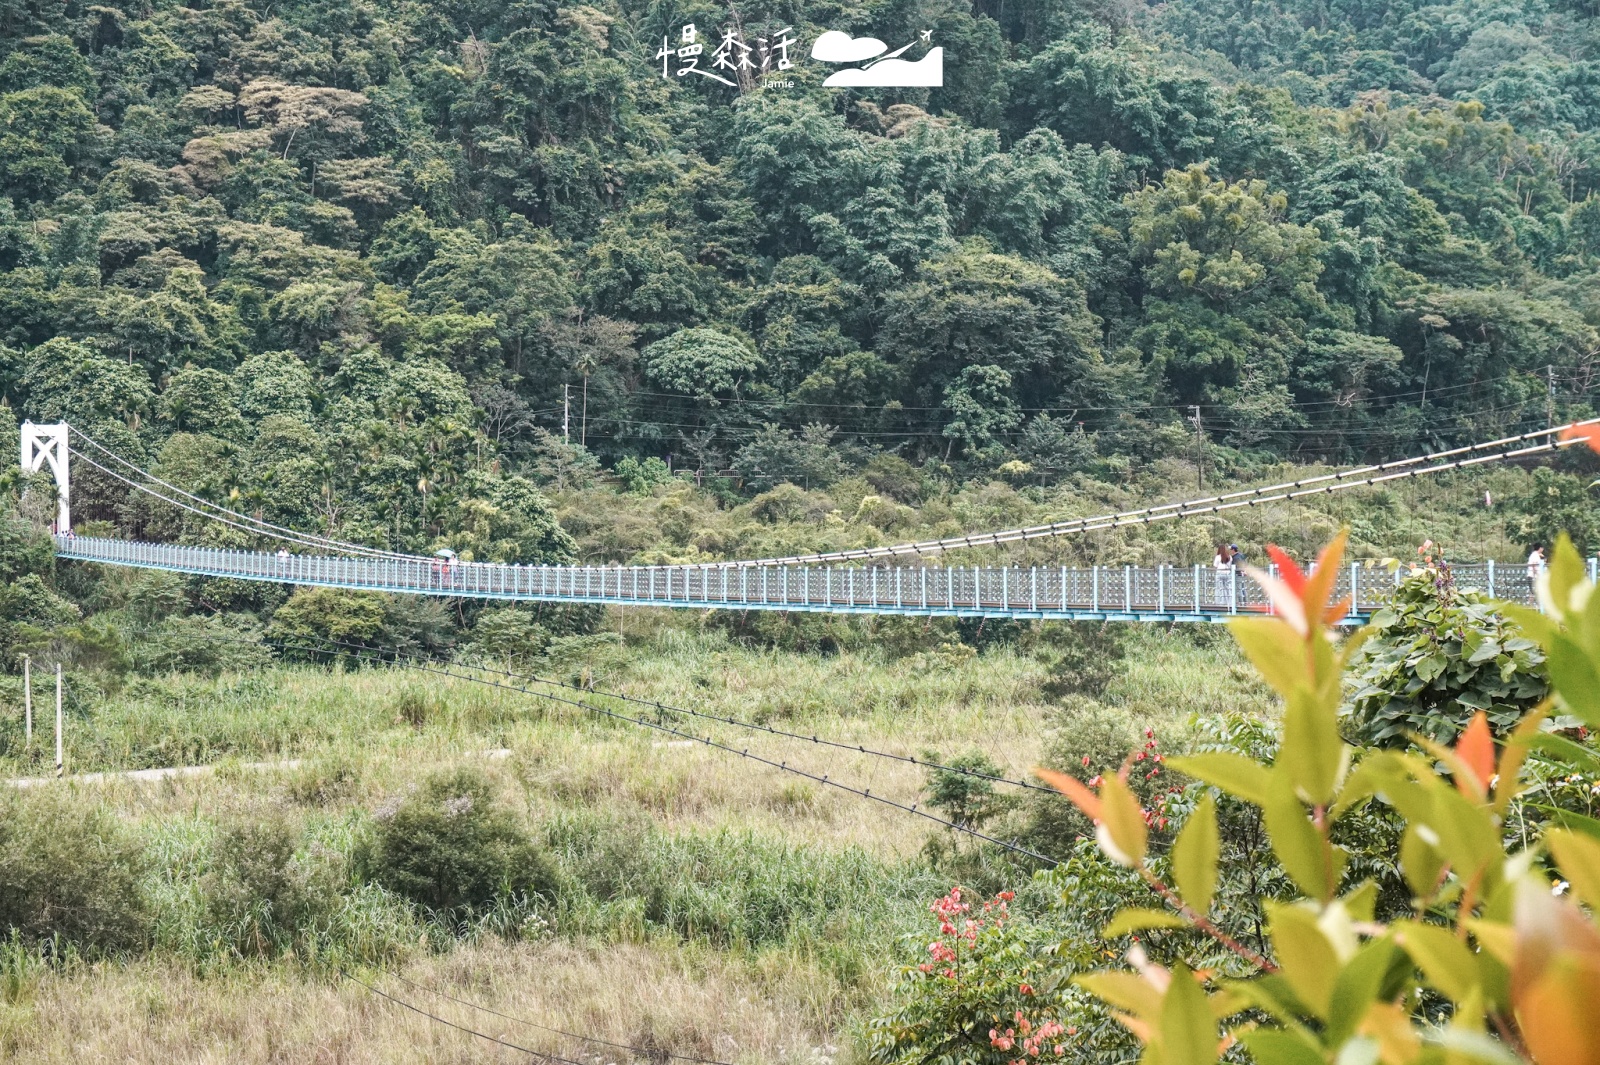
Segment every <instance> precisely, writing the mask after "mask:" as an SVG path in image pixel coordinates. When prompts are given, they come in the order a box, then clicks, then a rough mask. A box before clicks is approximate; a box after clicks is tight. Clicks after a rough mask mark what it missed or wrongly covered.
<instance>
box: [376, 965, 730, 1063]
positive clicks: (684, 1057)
mask: <svg viewBox="0 0 1600 1065" xmlns="http://www.w3.org/2000/svg"><path fill="white" fill-rule="evenodd" d="M388 975H389V976H390V977H391V978H392V979H395V980H399V981H400V982H401V983H402V984H406V985H408V986H410V987H414V988H416V989H417V990H418V991H425V992H427V993H428V994H430V995H438V996H439V997H440V998H442V999H444V1000H445V1001H446V1002H454V1003H455V1004H456V1005H458V1006H466V1007H467V1008H468V1009H474V1010H480V1011H482V1012H483V1013H487V1014H489V1015H490V1016H492V1017H499V1018H500V1019H501V1020H503V1021H511V1022H512V1023H513V1024H522V1025H526V1026H528V1027H529V1028H537V1029H538V1030H539V1031H541V1032H552V1033H554V1034H555V1035H564V1036H566V1037H567V1038H568V1039H579V1040H582V1041H583V1042H585V1043H594V1044H596V1045H597V1046H603V1047H611V1048H613V1049H615V1050H629V1051H632V1052H633V1053H635V1054H638V1055H640V1056H641V1057H647V1058H648V1057H655V1058H660V1057H666V1058H669V1059H673V1060H676V1061H688V1062H695V1063H697V1065H730V1063H729V1062H726V1061H717V1060H716V1059H715V1058H697V1057H695V1056H693V1055H692V1054H674V1053H672V1052H671V1051H667V1050H654V1049H651V1048H649V1047H636V1046H633V1045H631V1044H629V1043H613V1042H612V1041H611V1040H609V1039H600V1038H598V1037H596V1036H592V1035H579V1034H578V1033H577V1032H568V1031H563V1030H562V1029H560V1028H551V1027H550V1026H549V1025H546V1024H538V1023H536V1022H534V1021H529V1020H524V1019H523V1018H521V1017H514V1016H512V1015H511V1014H509V1013H501V1012H500V1011H499V1010H495V1009H490V1008H489V1007H488V1006H483V1005H479V1004H478V1003H476V1002H471V1001H469V1000H467V999H464V998H456V997H455V996H454V995H449V994H446V993H445V992H443V991H440V990H438V989H437V988H432V987H429V986H428V985H427V984H421V983H418V982H417V981H415V980H409V979H407V978H406V977H404V976H401V975H400V974H399V973H389V974H388Z"/></svg>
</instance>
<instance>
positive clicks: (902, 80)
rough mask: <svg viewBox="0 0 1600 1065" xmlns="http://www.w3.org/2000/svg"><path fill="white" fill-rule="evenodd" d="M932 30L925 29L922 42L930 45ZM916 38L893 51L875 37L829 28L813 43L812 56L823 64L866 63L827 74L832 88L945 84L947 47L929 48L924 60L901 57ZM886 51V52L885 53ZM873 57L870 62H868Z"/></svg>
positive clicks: (912, 86) (918, 86)
mask: <svg viewBox="0 0 1600 1065" xmlns="http://www.w3.org/2000/svg"><path fill="white" fill-rule="evenodd" d="M932 40H933V32H932V31H931V30H923V31H922V35H921V41H922V43H923V44H930V43H932ZM916 43H917V42H916V41H912V42H911V44H907V45H904V46H903V47H900V48H896V49H895V50H894V51H892V52H890V51H889V50H888V49H889V46H888V45H886V44H884V43H883V42H882V41H880V40H878V39H877V38H876V37H851V36H850V35H849V34H848V33H840V32H839V31H838V30H829V31H827V32H826V33H824V34H823V35H822V36H821V37H818V38H817V43H815V44H813V45H812V46H811V58H812V59H818V60H821V61H822V62H824V63H865V64H866V65H865V66H856V67H848V68H846V69H844V70H840V71H836V72H835V73H833V74H830V75H828V80H827V81H824V82H823V83H822V84H823V85H824V86H827V87H833V88H874V89H890V88H897V89H898V88H935V89H936V88H938V87H940V86H942V85H943V84H944V49H943V48H929V49H928V54H927V55H925V56H923V57H922V58H921V59H917V60H910V59H901V58H900V56H902V55H903V54H905V52H906V51H907V50H908V49H910V48H911V46H912V45H913V44H916ZM886 53H887V54H886ZM867 60H871V62H867Z"/></svg>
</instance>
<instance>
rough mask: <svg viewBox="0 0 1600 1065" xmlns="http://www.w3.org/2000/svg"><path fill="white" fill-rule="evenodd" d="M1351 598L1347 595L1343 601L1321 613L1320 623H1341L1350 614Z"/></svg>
mask: <svg viewBox="0 0 1600 1065" xmlns="http://www.w3.org/2000/svg"><path fill="white" fill-rule="evenodd" d="M1351 602H1352V600H1351V598H1350V597H1349V596H1348V595H1347V596H1345V597H1344V598H1343V599H1341V600H1339V601H1338V602H1337V603H1335V604H1333V605H1332V606H1330V607H1327V608H1325V609H1324V610H1323V611H1322V623H1323V624H1324V625H1332V624H1333V623H1334V622H1336V621H1343V620H1344V619H1345V618H1346V617H1347V616H1349V614H1350V603H1351Z"/></svg>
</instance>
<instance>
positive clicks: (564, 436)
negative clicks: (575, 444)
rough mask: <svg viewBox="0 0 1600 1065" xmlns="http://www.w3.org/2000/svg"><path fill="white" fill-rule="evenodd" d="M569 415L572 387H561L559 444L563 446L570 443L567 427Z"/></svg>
mask: <svg viewBox="0 0 1600 1065" xmlns="http://www.w3.org/2000/svg"><path fill="white" fill-rule="evenodd" d="M571 414H572V386H571V385H562V386H561V442H562V443H564V444H570V443H572V433H571V431H570V429H569V426H568V420H569V417H570V416H571Z"/></svg>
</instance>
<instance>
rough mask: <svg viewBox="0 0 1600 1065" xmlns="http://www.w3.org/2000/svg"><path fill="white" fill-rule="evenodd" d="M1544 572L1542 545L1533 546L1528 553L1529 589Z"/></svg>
mask: <svg viewBox="0 0 1600 1065" xmlns="http://www.w3.org/2000/svg"><path fill="white" fill-rule="evenodd" d="M1543 572H1544V545H1543V544H1534V545H1533V550H1531V551H1529V552H1528V584H1529V586H1530V587H1531V586H1532V585H1533V584H1534V583H1535V582H1537V581H1538V579H1539V574H1541V573H1543Z"/></svg>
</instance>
